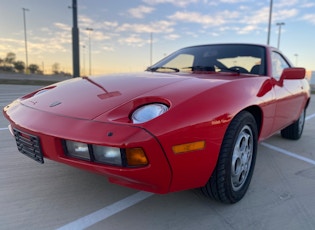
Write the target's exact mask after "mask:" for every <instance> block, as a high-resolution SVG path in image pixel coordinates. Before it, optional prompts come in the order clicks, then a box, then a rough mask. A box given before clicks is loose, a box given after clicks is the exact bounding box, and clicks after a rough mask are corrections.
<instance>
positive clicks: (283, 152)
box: [261, 142, 315, 165]
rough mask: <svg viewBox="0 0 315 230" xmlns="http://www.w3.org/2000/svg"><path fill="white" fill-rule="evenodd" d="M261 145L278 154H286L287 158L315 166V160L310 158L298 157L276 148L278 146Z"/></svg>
mask: <svg viewBox="0 0 315 230" xmlns="http://www.w3.org/2000/svg"><path fill="white" fill-rule="evenodd" d="M261 145H263V146H265V147H267V148H269V149H272V150H274V151H276V152H279V153H282V154H285V155H287V156H290V157H293V158H295V159H298V160H301V161H304V162H307V163H310V164H312V165H315V161H314V160H311V159H308V158H306V157H302V156H300V155H298V154H296V153H292V152H290V151H287V150H284V149H281V148H278V147H276V146H273V145H270V144H267V143H265V142H263V143H261Z"/></svg>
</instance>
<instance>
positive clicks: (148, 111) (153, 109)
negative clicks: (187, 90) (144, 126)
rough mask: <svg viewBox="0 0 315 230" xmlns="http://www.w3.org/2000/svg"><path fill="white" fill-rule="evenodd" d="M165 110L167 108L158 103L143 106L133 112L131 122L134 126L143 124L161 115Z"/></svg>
mask: <svg viewBox="0 0 315 230" xmlns="http://www.w3.org/2000/svg"><path fill="white" fill-rule="evenodd" d="M167 110H168V107H167V106H166V105H164V104H160V103H156V104H149V105H144V106H142V107H140V108H138V109H137V110H135V111H134V112H133V114H132V115H131V120H132V122H133V123H134V124H140V123H144V122H147V121H150V120H152V119H154V118H156V117H158V116H160V115H162V114H163V113H165V112H166V111H167Z"/></svg>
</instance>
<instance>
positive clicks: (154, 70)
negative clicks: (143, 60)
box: [146, 66, 179, 73]
mask: <svg viewBox="0 0 315 230" xmlns="http://www.w3.org/2000/svg"><path fill="white" fill-rule="evenodd" d="M159 69H166V70H167V69H168V70H173V71H174V72H176V73H177V72H179V69H177V68H174V67H167V66H158V67H148V68H147V69H146V71H151V72H159V71H157V70H159Z"/></svg>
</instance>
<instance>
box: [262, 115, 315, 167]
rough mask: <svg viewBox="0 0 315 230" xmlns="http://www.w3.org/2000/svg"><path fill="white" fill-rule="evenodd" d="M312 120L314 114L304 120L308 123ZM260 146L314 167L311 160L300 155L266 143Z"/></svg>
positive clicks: (314, 163)
mask: <svg viewBox="0 0 315 230" xmlns="http://www.w3.org/2000/svg"><path fill="white" fill-rule="evenodd" d="M312 118H315V113H314V114H312V115H309V116H307V117H306V118H305V120H306V121H308V120H310V119H312ZM261 145H262V146H264V147H267V148H269V149H272V150H274V151H276V152H278V153H282V154H284V155H287V156H290V157H293V158H295V159H298V160H301V161H304V162H307V163H309V164H312V165H315V161H314V160H311V159H309V158H306V157H303V156H300V155H298V154H296V153H292V152H290V151H287V150H285V149H282V148H279V147H276V146H274V145H271V144H268V143H266V142H262V143H261Z"/></svg>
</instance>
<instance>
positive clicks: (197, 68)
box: [183, 65, 215, 72]
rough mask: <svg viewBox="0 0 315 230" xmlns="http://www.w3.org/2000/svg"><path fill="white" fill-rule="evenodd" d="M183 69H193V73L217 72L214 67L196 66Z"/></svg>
mask: <svg viewBox="0 0 315 230" xmlns="http://www.w3.org/2000/svg"><path fill="white" fill-rule="evenodd" d="M183 69H191V71H212V72H215V68H214V67H213V66H201V65H196V66H189V67H184V68H183Z"/></svg>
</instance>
